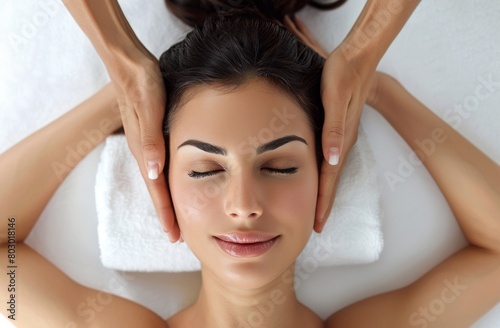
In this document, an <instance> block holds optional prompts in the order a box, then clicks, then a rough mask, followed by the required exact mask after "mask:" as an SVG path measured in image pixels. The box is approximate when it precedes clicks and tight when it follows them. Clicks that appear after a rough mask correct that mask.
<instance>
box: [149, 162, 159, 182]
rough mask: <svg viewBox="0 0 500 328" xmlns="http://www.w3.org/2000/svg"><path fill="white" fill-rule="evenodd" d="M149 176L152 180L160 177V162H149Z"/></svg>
mask: <svg viewBox="0 0 500 328" xmlns="http://www.w3.org/2000/svg"><path fill="white" fill-rule="evenodd" d="M148 178H149V179H150V180H156V179H158V164H156V163H155V162H148Z"/></svg>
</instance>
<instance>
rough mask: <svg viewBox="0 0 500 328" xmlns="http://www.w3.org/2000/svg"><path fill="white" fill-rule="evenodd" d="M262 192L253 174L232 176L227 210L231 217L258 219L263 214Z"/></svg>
mask: <svg viewBox="0 0 500 328" xmlns="http://www.w3.org/2000/svg"><path fill="white" fill-rule="evenodd" d="M261 197H262V193H261V191H259V188H258V183H257V181H256V179H255V177H252V176H251V174H245V175H243V174H239V175H238V176H237V177H232V179H231V181H230V183H229V186H228V188H227V193H226V200H225V211H226V214H227V215H228V216H229V217H231V218H241V219H257V218H259V217H260V216H261V215H262V212H263V208H262V204H261V201H260V200H261Z"/></svg>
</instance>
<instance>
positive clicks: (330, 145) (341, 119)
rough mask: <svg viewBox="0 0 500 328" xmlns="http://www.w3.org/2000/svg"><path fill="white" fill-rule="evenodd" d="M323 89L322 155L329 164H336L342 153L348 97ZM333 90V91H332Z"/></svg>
mask: <svg viewBox="0 0 500 328" xmlns="http://www.w3.org/2000/svg"><path fill="white" fill-rule="evenodd" d="M330 92H331V90H324V91H323V95H322V100H323V106H324V108H325V123H324V125H323V134H322V141H323V155H324V156H325V160H326V161H327V162H328V163H329V164H330V165H337V164H338V163H339V161H340V157H341V155H342V148H343V145H344V130H345V123H346V116H347V110H348V107H349V102H350V97H349V98H347V97H346V96H345V95H344V96H340V97H339V96H338V93H337V92H336V93H334V94H333V95H331V94H330ZM334 92H335V91H334Z"/></svg>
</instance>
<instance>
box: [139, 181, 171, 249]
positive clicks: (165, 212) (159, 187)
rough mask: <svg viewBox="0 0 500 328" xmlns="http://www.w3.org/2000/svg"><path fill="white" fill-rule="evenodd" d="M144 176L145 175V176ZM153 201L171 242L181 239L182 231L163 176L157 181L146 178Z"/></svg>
mask: <svg viewBox="0 0 500 328" xmlns="http://www.w3.org/2000/svg"><path fill="white" fill-rule="evenodd" d="M143 176H144V174H143ZM144 180H145V181H146V186H147V188H148V191H149V194H150V195H151V199H152V200H153V204H154V206H155V209H156V212H157V214H158V219H159V220H160V224H161V226H162V228H163V230H164V231H165V232H166V233H168V237H169V239H170V241H171V242H176V241H177V240H178V239H179V238H180V230H179V226H178V224H177V221H176V219H175V213H174V208H173V206H172V201H171V199H170V193H169V192H168V188H167V183H166V178H165V175H164V174H161V175H160V176H159V177H158V178H157V179H155V180H150V179H147V178H146V177H144Z"/></svg>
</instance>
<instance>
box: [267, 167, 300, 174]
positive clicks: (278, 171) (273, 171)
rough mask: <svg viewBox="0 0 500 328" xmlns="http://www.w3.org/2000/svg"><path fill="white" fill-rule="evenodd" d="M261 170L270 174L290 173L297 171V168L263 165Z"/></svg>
mask: <svg viewBox="0 0 500 328" xmlns="http://www.w3.org/2000/svg"><path fill="white" fill-rule="evenodd" d="M263 170H266V171H267V172H269V173H270V174H272V175H290V174H295V173H297V168H296V167H289V168H285V169H277V168H271V167H265V168H263Z"/></svg>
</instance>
